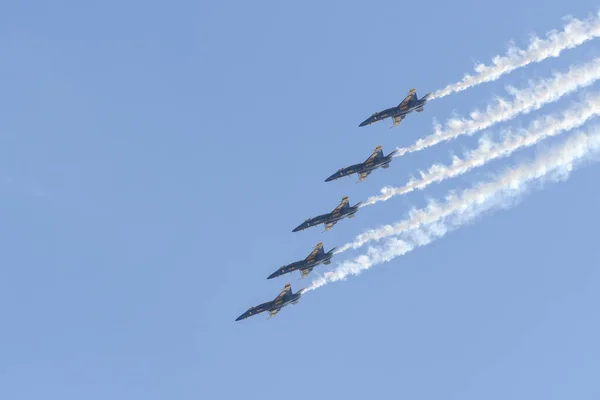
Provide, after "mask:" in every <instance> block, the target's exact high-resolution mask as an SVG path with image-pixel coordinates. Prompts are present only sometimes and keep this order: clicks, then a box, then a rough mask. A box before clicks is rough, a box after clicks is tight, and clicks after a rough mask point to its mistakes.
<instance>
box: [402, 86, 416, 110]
mask: <svg viewBox="0 0 600 400" xmlns="http://www.w3.org/2000/svg"><path fill="white" fill-rule="evenodd" d="M416 97H417V92H416V90H414V89H411V91H410V92H409V93H408V96H406V97H405V98H404V100H402V103H400V104H398V108H399V109H401V110H406V109H407V108H408V106H409V104H410V101H411V100H413V99H415V100H416Z"/></svg>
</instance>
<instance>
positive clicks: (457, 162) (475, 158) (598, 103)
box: [362, 94, 600, 206]
mask: <svg viewBox="0 0 600 400" xmlns="http://www.w3.org/2000/svg"><path fill="white" fill-rule="evenodd" d="M599 114H600V94H593V95H588V96H585V97H584V99H583V100H582V101H581V102H580V103H577V104H575V105H573V106H572V107H570V108H568V109H566V110H564V111H563V112H561V113H560V114H558V115H556V116H554V115H550V116H545V117H542V118H539V119H537V120H535V121H533V122H532V123H531V124H530V125H529V127H528V128H526V129H520V130H519V131H518V132H516V133H515V132H512V131H510V130H507V131H504V132H503V135H502V136H503V138H504V141H502V142H500V143H498V142H494V141H493V140H491V139H490V138H489V137H482V138H481V140H479V147H478V148H477V149H475V150H471V151H469V152H468V153H467V154H465V157H464V158H462V159H461V158H459V157H454V158H453V160H452V164H451V165H441V164H434V165H432V166H431V167H429V169H428V170H427V171H421V173H420V175H421V177H420V178H419V179H415V178H412V179H411V180H410V181H408V183H406V184H405V185H404V186H401V187H389V186H387V187H384V188H383V189H381V194H380V195H379V196H373V197H370V198H369V199H368V200H367V201H366V202H365V203H363V204H362V206H367V205H371V204H375V203H378V202H380V201H386V200H388V199H390V198H392V197H394V196H398V195H402V194H406V193H409V192H412V191H413V190H423V189H425V188H426V187H427V186H429V185H430V184H432V183H435V182H441V181H443V180H445V179H449V178H454V177H456V176H459V175H462V174H464V173H466V172H468V171H470V170H471V169H473V168H477V167H481V166H482V165H484V164H487V163H488V162H490V161H492V160H496V159H498V158H502V157H507V156H509V155H511V154H512V153H513V152H515V151H517V150H519V149H522V148H525V147H530V146H533V145H535V144H537V143H539V142H540V141H542V140H544V139H546V138H549V137H552V136H557V135H559V134H561V133H562V132H565V131H569V130H571V129H575V128H579V127H581V126H582V125H583V124H585V123H586V122H587V121H588V120H589V119H590V118H593V117H596V116H597V115H599Z"/></svg>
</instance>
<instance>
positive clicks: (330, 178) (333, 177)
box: [325, 174, 337, 182]
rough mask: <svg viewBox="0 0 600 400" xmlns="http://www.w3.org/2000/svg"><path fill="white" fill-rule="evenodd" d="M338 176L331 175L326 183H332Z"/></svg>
mask: <svg viewBox="0 0 600 400" xmlns="http://www.w3.org/2000/svg"><path fill="white" fill-rule="evenodd" d="M336 175H337V174H333V175H331V176H330V177H329V178H327V179H325V182H331V181H332V180H334V179H335V178H336Z"/></svg>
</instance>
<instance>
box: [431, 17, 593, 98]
mask: <svg viewBox="0 0 600 400" xmlns="http://www.w3.org/2000/svg"><path fill="white" fill-rule="evenodd" d="M566 19H567V20H568V23H567V24H566V25H565V26H564V28H563V30H562V32H556V31H551V32H549V33H548V34H547V35H546V38H545V39H540V38H539V37H533V38H532V39H531V42H530V44H529V47H528V48H527V49H525V50H522V49H519V48H516V47H511V48H509V49H508V52H507V53H506V55H505V56H496V57H494V58H493V60H492V65H484V64H480V65H477V66H476V67H475V72H476V73H475V74H474V75H469V74H467V75H465V76H464V78H463V79H462V80H461V81H460V82H457V83H453V84H451V85H448V86H446V87H445V88H444V89H441V90H438V91H437V92H435V93H433V94H432V96H431V99H436V98H441V97H445V96H447V95H449V94H451V93H456V92H461V91H463V90H466V89H468V88H470V87H473V86H477V85H479V84H482V83H484V82H491V81H495V80H496V79H498V78H500V77H501V76H502V75H504V74H507V73H509V72H511V71H514V70H515V69H517V68H521V67H524V66H526V65H528V64H531V63H537V62H541V61H543V60H545V59H547V58H551V57H558V56H559V55H560V53H561V52H562V51H563V50H566V49H571V48H574V47H577V46H579V45H581V44H583V43H585V42H587V41H589V40H591V39H594V38H597V37H599V36H600V13H597V14H596V15H593V16H591V17H589V18H587V19H585V20H583V21H582V20H579V19H576V18H570V17H567V18H566Z"/></svg>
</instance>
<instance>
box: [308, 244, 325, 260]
mask: <svg viewBox="0 0 600 400" xmlns="http://www.w3.org/2000/svg"><path fill="white" fill-rule="evenodd" d="M319 253H323V243H321V242H319V243H317V245H316V246H315V248H314V250H313V251H311V253H310V254H309V255H308V257H306V261H308V262H313V261H314V260H315V258H317V255H318V254H319Z"/></svg>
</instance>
